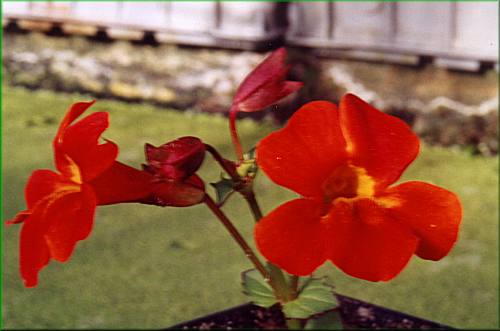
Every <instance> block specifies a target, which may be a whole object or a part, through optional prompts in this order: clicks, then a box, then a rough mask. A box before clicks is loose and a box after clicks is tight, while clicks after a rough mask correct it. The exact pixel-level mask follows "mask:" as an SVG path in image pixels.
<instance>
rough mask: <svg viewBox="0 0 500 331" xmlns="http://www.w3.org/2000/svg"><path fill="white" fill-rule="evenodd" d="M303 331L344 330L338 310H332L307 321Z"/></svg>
mask: <svg viewBox="0 0 500 331" xmlns="http://www.w3.org/2000/svg"><path fill="white" fill-rule="evenodd" d="M304 330H344V325H343V324H342V316H341V315H340V309H338V308H337V309H332V310H330V311H327V312H326V313H324V314H320V315H317V316H313V317H311V318H310V319H308V320H307V322H306V325H305V326H304Z"/></svg>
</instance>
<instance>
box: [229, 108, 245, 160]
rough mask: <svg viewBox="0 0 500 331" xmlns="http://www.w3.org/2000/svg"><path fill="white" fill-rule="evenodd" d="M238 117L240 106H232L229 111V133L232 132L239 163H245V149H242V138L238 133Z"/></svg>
mask: <svg viewBox="0 0 500 331" xmlns="http://www.w3.org/2000/svg"><path fill="white" fill-rule="evenodd" d="M237 115H238V106H235V105H233V106H231V109H230V110H229V131H230V132H231V140H232V141H233V146H234V150H235V152H236V157H237V158H238V161H239V163H241V162H243V148H241V142H240V138H239V137H238V132H237V131H236V116H237Z"/></svg>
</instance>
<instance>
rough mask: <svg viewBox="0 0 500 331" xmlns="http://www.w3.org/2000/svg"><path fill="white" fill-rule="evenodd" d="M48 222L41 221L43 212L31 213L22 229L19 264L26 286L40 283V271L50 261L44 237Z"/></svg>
mask: <svg viewBox="0 0 500 331" xmlns="http://www.w3.org/2000/svg"><path fill="white" fill-rule="evenodd" d="M45 229H46V224H44V223H43V222H41V213H34V214H31V215H29V216H28V217H27V218H26V219H25V220H24V224H23V227H22V229H21V236H20V250H19V262H20V263H19V264H20V272H21V277H22V279H23V281H24V285H25V286H26V287H34V286H36V285H37V283H38V273H39V271H40V270H41V269H42V268H43V267H45V266H46V265H47V264H48V263H49V249H48V247H47V243H46V242H45V239H44V237H43V233H44V232H45Z"/></svg>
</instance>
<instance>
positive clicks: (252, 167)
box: [236, 147, 258, 179]
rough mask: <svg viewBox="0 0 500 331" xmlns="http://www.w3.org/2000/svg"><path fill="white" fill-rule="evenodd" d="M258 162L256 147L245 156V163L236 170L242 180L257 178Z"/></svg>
mask: <svg viewBox="0 0 500 331" xmlns="http://www.w3.org/2000/svg"><path fill="white" fill-rule="evenodd" d="M257 170H258V167H257V160H256V159H255V147H253V148H252V149H250V150H249V151H248V152H247V153H245V154H244V155H243V162H241V164H240V165H239V166H238V167H237V168H236V172H237V173H238V175H239V176H240V177H241V178H245V177H249V178H252V179H253V178H255V176H256V175H257Z"/></svg>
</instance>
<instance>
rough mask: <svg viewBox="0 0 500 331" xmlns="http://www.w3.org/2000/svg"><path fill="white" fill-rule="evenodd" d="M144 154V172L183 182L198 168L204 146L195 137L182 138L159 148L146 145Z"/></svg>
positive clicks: (201, 160) (203, 154)
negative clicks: (145, 163)
mask: <svg viewBox="0 0 500 331" xmlns="http://www.w3.org/2000/svg"><path fill="white" fill-rule="evenodd" d="M145 152H146V160H147V163H148V164H147V165H144V166H143V168H144V170H145V171H147V172H149V173H152V174H154V175H156V176H158V177H161V178H164V179H174V180H183V179H186V178H188V177H190V176H191V175H193V174H194V173H195V172H196V171H197V170H198V169H199V168H200V166H201V163H202V162H203V159H204V157H205V145H204V144H203V142H202V141H201V140H200V139H198V138H196V137H182V138H179V139H176V140H174V141H171V142H168V143H166V144H163V145H161V146H160V147H155V146H153V145H150V144H146V145H145Z"/></svg>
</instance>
